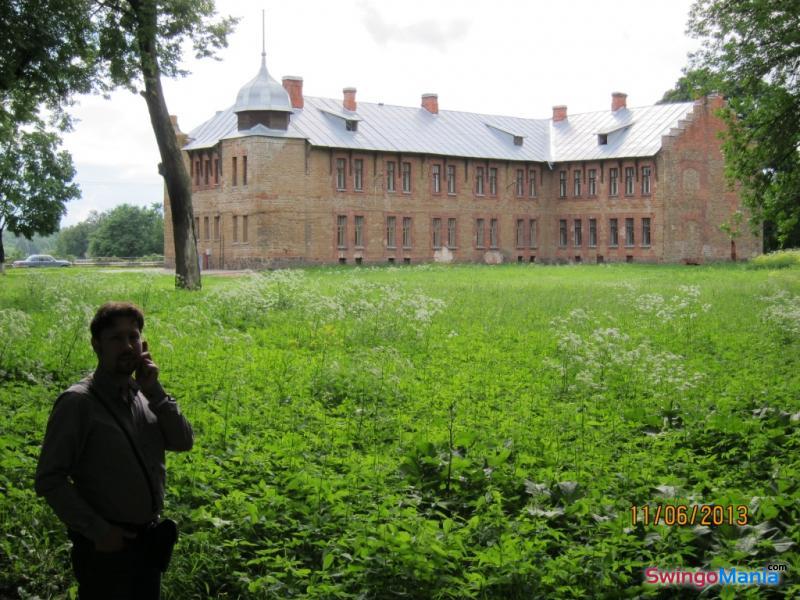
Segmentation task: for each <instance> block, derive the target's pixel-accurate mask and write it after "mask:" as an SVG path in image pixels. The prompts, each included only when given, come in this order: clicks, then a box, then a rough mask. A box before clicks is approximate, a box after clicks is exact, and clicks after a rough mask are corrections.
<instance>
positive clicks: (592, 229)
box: [589, 219, 597, 248]
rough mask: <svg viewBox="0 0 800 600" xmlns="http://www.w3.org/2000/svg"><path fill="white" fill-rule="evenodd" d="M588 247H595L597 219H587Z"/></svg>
mask: <svg viewBox="0 0 800 600" xmlns="http://www.w3.org/2000/svg"><path fill="white" fill-rule="evenodd" d="M589 247H590V248H595V247H597V219H589Z"/></svg>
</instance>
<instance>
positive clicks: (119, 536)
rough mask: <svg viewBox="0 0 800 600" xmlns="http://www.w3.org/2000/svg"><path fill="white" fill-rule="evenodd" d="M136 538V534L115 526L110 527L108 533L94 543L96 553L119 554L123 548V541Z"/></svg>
mask: <svg viewBox="0 0 800 600" xmlns="http://www.w3.org/2000/svg"><path fill="white" fill-rule="evenodd" d="M134 538H136V534H135V533H132V532H130V531H127V530H125V529H122V528H121V527H117V526H116V525H112V526H111V529H109V531H108V533H107V534H106V535H105V536H104V537H102V538H100V539H99V540H97V541H96V542H95V543H94V549H95V550H97V551H98V552H119V551H120V550H122V549H124V548H125V540H126V539H128V540H132V539H134Z"/></svg>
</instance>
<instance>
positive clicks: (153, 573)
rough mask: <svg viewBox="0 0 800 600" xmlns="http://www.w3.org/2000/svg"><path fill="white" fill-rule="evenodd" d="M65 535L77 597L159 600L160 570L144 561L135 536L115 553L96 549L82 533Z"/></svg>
mask: <svg viewBox="0 0 800 600" xmlns="http://www.w3.org/2000/svg"><path fill="white" fill-rule="evenodd" d="M69 537H70V539H71V540H72V569H73V571H74V572H75V577H76V579H77V580H78V598H79V600H159V598H160V597H161V573H160V572H159V570H158V569H156V568H154V567H151V566H149V565H148V564H147V561H146V551H145V548H144V544H142V543H141V542H140V541H139V540H138V539H133V540H127V541H126V544H125V548H124V549H122V550H120V551H119V552H98V551H97V550H95V549H94V542H92V541H91V540H89V539H87V538H85V537H83V536H82V535H80V534H77V533H75V532H73V531H70V532H69Z"/></svg>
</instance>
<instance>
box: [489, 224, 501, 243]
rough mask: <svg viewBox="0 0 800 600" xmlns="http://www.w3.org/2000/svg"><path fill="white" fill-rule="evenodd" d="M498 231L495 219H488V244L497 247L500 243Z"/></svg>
mask: <svg viewBox="0 0 800 600" xmlns="http://www.w3.org/2000/svg"><path fill="white" fill-rule="evenodd" d="M499 234H500V232H499V231H498V230H497V219H492V220H491V221H489V245H490V246H491V247H492V248H497V247H498V246H499V245H500V239H499V237H500V236H499Z"/></svg>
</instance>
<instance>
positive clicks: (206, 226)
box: [203, 217, 211, 240]
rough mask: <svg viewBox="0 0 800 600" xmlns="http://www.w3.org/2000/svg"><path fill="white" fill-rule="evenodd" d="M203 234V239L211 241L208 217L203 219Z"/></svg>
mask: <svg viewBox="0 0 800 600" xmlns="http://www.w3.org/2000/svg"><path fill="white" fill-rule="evenodd" d="M203 232H204V233H205V236H204V237H205V238H206V239H207V240H210V239H211V226H210V225H209V219H208V217H203Z"/></svg>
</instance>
